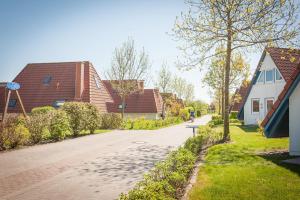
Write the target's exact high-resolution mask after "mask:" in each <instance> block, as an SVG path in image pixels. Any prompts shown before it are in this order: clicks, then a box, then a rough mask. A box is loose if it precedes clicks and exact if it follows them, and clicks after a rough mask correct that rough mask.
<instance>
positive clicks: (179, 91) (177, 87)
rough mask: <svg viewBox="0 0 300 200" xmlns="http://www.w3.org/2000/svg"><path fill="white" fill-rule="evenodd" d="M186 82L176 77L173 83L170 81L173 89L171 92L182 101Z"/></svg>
mask: <svg viewBox="0 0 300 200" xmlns="http://www.w3.org/2000/svg"><path fill="white" fill-rule="evenodd" d="M186 85H187V83H186V81H185V80H184V79H183V78H181V77H178V76H175V77H174V78H173V81H172V89H173V92H174V93H175V94H176V95H177V97H178V98H179V99H183V97H184V96H183V95H184V93H185V90H186Z"/></svg>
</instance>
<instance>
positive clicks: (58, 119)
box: [49, 110, 71, 141]
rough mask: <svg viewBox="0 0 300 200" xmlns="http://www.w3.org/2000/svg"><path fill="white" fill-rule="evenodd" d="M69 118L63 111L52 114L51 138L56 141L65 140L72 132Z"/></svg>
mask: <svg viewBox="0 0 300 200" xmlns="http://www.w3.org/2000/svg"><path fill="white" fill-rule="evenodd" d="M70 129H71V128H70V124H69V117H68V115H67V113H66V112H65V111H63V110H55V111H52V113H51V120H50V126H49V131H50V137H51V139H52V140H54V141H59V140H63V139H65V137H66V135H67V134H68V133H69V132H70Z"/></svg>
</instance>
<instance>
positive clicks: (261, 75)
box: [256, 70, 266, 84]
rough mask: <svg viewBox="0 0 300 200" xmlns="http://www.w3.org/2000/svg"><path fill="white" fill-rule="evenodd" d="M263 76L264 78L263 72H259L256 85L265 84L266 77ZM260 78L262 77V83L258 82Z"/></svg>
mask: <svg viewBox="0 0 300 200" xmlns="http://www.w3.org/2000/svg"><path fill="white" fill-rule="evenodd" d="M265 76H266V72H265V70H261V71H260V73H259V77H258V79H257V81H256V84H265V82H266V77H265ZM261 77H264V81H263V82H259V79H260V78H261Z"/></svg>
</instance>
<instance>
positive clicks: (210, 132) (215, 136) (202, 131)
mask: <svg viewBox="0 0 300 200" xmlns="http://www.w3.org/2000/svg"><path fill="white" fill-rule="evenodd" d="M198 135H199V136H202V137H203V143H205V144H207V145H211V144H215V143H218V142H220V141H221V140H222V139H223V132H222V131H217V130H216V129H213V128H211V127H210V126H208V125H206V126H200V127H199V129H198Z"/></svg>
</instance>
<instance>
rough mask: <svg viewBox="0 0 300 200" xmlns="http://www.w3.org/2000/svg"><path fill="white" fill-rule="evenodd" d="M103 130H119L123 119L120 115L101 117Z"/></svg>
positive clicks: (103, 115)
mask: <svg viewBox="0 0 300 200" xmlns="http://www.w3.org/2000/svg"><path fill="white" fill-rule="evenodd" d="M101 122H102V123H101V128H102V129H117V128H120V127H121V125H122V122H123V120H122V117H121V115H120V114H118V113H105V114H102V115H101Z"/></svg>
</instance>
